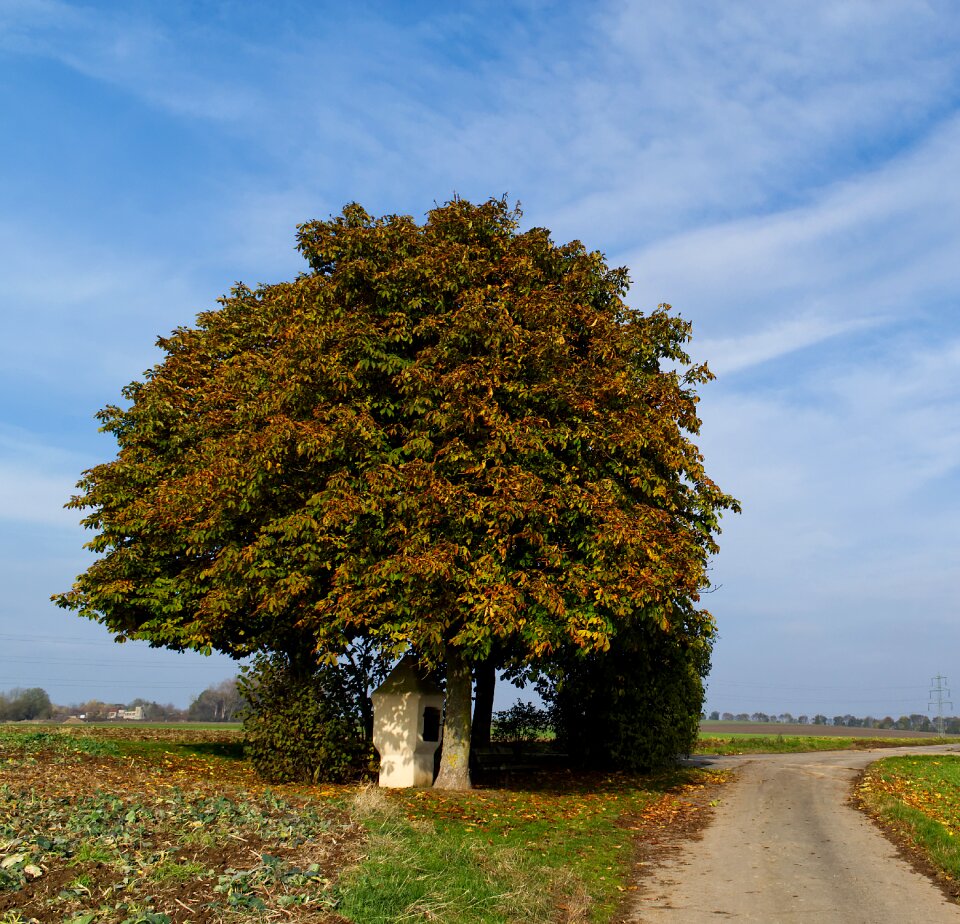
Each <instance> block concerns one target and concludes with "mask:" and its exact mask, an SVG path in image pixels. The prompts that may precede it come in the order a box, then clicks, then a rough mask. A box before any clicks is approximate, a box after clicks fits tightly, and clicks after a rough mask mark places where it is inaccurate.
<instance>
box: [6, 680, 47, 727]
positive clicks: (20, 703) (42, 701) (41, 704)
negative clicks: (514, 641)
mask: <svg viewBox="0 0 960 924" xmlns="http://www.w3.org/2000/svg"><path fill="white" fill-rule="evenodd" d="M52 716H53V705H52V704H51V702H50V697H49V696H47V692H46V690H42V689H40V687H31V688H30V689H28V690H24V689H20V688H19V687H18V688H16V689H13V690H11V691H10V692H9V693H0V722H25V721H29V720H30V719H49V718H52Z"/></svg>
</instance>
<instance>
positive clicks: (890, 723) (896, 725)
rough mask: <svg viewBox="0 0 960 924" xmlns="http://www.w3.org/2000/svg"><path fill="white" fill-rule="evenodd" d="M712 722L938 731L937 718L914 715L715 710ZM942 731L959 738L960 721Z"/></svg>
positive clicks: (952, 719)
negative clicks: (894, 716) (808, 713)
mask: <svg viewBox="0 0 960 924" xmlns="http://www.w3.org/2000/svg"><path fill="white" fill-rule="evenodd" d="M708 718H709V719H711V720H712V721H723V722H772V723H776V724H780V725H832V726H835V727H838V728H840V727H842V728H890V729H897V730H899V731H925V732H932V731H936V730H937V720H936V718H935V717H934V718H931V717H930V716H928V715H922V714H920V713H917V712H915V713H912V714H911V715H902V716H900V718H898V719H895V718H893V717H892V716H889V715H888V716H884V717H883V718H882V719H878V718H875V717H874V716H872V715H868V716H864V717H863V718H859V717H858V716H855V715H850V714H849V713H847V714H846V715H835V716H832V717H828V716H825V715H822V714H819V713H818V714H817V715H814V716H808V715H798V716H794V715H791V714H790V713H789V712H781V713H771V714H770V715H768V714H767V713H766V712H749V713H748V712H737V713H733V712H723V713H721V712H719V711H717V710H714V711H713V712H711V713H710V715H709V716H708ZM943 730H944V732H945V733H946V734H948V735H960V717H958V716H944V719H943Z"/></svg>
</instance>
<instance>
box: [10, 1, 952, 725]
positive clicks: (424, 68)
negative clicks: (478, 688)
mask: <svg viewBox="0 0 960 924" xmlns="http://www.w3.org/2000/svg"><path fill="white" fill-rule="evenodd" d="M446 8H447V5H441V4H433V3H401V2H394V3H352V4H334V3H307V2H303V3H296V2H284V0H277V2H273V3H271V4H268V5H265V4H255V3H242V2H226V0H225V2H220V3H215V2H203V3H192V2H191V3H187V2H171V0H165V2H164V3H148V2H130V0H124V2H116V3H111V2H89V3H79V2H60V0H0V124H2V125H3V126H4V129H5V130H4V137H5V142H6V143H5V144H3V145H2V146H0V190H2V195H0V269H2V274H0V279H2V284H3V294H2V305H3V322H4V323H3V328H4V337H3V338H2V339H0V386H2V387H0V582H2V586H3V587H4V590H5V593H4V594H3V597H2V599H0V690H2V689H6V688H10V687H13V686H35V685H38V686H44V687H45V688H47V689H48V690H49V692H50V693H51V695H52V696H53V698H54V699H55V700H57V701H59V702H71V701H78V700H82V699H87V698H91V697H97V698H101V699H104V700H109V701H117V702H123V701H127V700H129V699H132V698H133V697H135V696H146V697H148V698H151V699H158V700H161V701H170V700H172V701H173V702H175V703H178V704H180V705H185V704H186V703H187V702H188V701H189V698H190V696H191V695H194V694H196V693H198V692H199V691H200V690H201V689H203V688H204V687H205V686H207V685H208V684H210V683H213V682H217V681H219V680H221V679H222V678H224V677H226V676H229V675H230V674H231V673H232V672H233V664H232V662H229V661H228V660H226V659H223V658H216V657H214V658H209V659H205V658H202V657H199V656H193V655H176V654H173V653H169V652H162V651H151V650H149V649H147V648H146V647H145V646H142V645H140V644H139V643H138V644H130V645H125V646H116V645H114V644H113V643H112V642H111V641H110V638H109V636H108V635H107V633H106V632H105V631H104V630H103V629H101V628H100V627H99V626H97V625H95V624H93V623H89V622H87V621H85V620H81V619H78V618H76V617H75V616H73V615H71V614H69V613H65V612H63V611H60V610H58V609H56V608H55V607H54V606H53V605H52V604H51V603H49V601H48V598H49V595H50V594H51V593H54V592H57V591H60V590H64V589H66V588H67V587H68V586H69V585H70V583H71V581H72V579H73V577H74V575H75V574H76V573H77V572H79V571H80V570H82V569H83V568H84V566H85V563H86V561H87V559H86V557H85V556H86V553H85V552H83V551H82V549H81V545H82V542H83V541H84V539H85V537H84V534H83V532H82V531H81V530H80V529H79V528H78V526H77V525H76V520H77V517H76V515H75V514H72V513H70V512H67V511H64V510H62V504H63V502H64V501H65V499H66V498H67V497H69V495H70V494H71V493H72V491H73V485H74V483H75V482H76V480H77V478H78V477H79V474H80V472H81V471H82V470H83V469H85V468H87V467H89V466H91V465H93V464H96V463H97V462H100V461H104V460H106V459H107V458H110V457H111V456H112V454H113V446H112V445H111V443H110V441H109V440H108V439H107V438H106V437H105V436H102V435H100V434H98V433H97V432H96V423H95V421H94V419H93V414H94V412H95V411H96V410H97V409H98V408H100V407H102V406H103V405H105V404H107V403H110V402H113V401H116V400H117V399H118V397H119V391H120V388H121V387H122V386H123V385H124V384H125V383H127V382H129V381H131V380H132V379H134V378H137V377H139V376H140V375H141V374H142V372H143V370H144V369H146V368H148V367H149V366H150V365H152V364H153V363H154V362H155V361H156V360H157V359H158V357H159V354H158V353H157V351H156V349H155V347H154V345H153V344H154V341H155V339H156V337H157V336H158V335H162V334H165V333H168V332H169V331H170V330H171V329H172V328H174V327H176V326H178V325H189V324H192V322H193V319H194V317H195V315H196V313H197V312H198V311H201V310H204V309H207V308H209V307H211V306H212V305H213V304H214V301H215V299H216V298H217V296H219V295H220V294H222V293H224V292H225V291H227V290H228V289H229V288H230V286H231V285H232V284H233V283H234V282H235V281H238V280H242V281H244V282H246V283H248V284H256V283H258V282H272V281H279V280H282V279H289V278H291V277H292V276H293V275H295V274H296V273H297V272H299V271H300V270H301V269H303V268H304V266H305V265H304V264H303V263H302V262H301V260H300V258H299V256H298V255H297V254H296V253H295V252H294V249H293V242H294V231H295V227H296V225H297V224H298V223H300V222H303V221H306V220H309V219H312V218H323V217H326V216H328V215H329V214H331V213H335V212H338V211H339V209H340V208H341V207H342V206H343V204H344V203H346V202H348V201H352V200H357V201H359V202H361V203H362V204H363V205H364V206H365V207H366V208H367V209H368V210H369V211H371V212H374V213H387V212H402V213H409V214H413V215H415V216H417V217H422V216H423V214H424V212H425V211H426V210H427V209H428V208H430V207H431V205H432V204H433V203H434V202H442V201H445V200H447V199H449V198H450V197H451V196H452V195H453V194H454V193H456V194H459V195H461V196H463V197H466V198H469V199H473V200H482V199H485V198H487V197H489V196H492V195H501V194H503V193H506V194H508V195H509V196H510V197H511V199H514V200H519V201H520V202H521V204H522V207H523V209H524V213H525V221H526V222H528V223H529V224H530V225H540V226H546V227H548V228H550V229H551V230H552V232H553V234H554V238H555V239H556V240H557V241H566V240H569V239H571V238H579V239H581V240H583V241H584V242H585V243H586V244H587V246H589V247H591V248H596V249H599V250H602V251H603V252H604V253H606V254H607V257H608V259H609V261H610V262H611V263H612V264H616V265H626V266H628V267H629V268H630V270H631V276H632V278H633V280H634V284H633V288H632V290H631V294H630V302H631V304H633V305H634V306H635V307H638V308H644V309H649V308H652V307H654V306H655V305H656V304H657V303H658V302H662V301H666V302H670V303H671V304H673V305H674V307H675V308H676V309H677V311H678V312H679V313H680V314H681V315H683V316H684V317H686V318H689V319H690V320H692V321H693V323H694V326H695V327H694V330H695V339H694V342H693V343H692V345H691V352H692V353H693V355H694V356H695V357H696V358H697V359H705V360H707V361H708V362H709V363H710V365H711V368H713V370H714V371H715V372H716V373H717V376H718V378H717V381H716V382H714V383H712V384H710V385H709V386H706V387H705V388H704V389H703V393H702V394H703V400H702V403H701V408H702V416H703V419H704V427H703V433H702V437H701V445H702V447H703V449H704V451H705V453H706V456H707V463H708V470H709V471H710V472H711V474H713V475H714V477H715V478H716V479H717V480H718V481H719V482H720V484H721V485H722V486H723V487H724V488H725V489H726V490H728V491H730V492H732V493H734V494H735V495H737V496H738V497H739V498H740V499H741V501H742V503H743V508H744V512H743V514H742V516H740V517H733V518H729V519H728V520H727V521H726V523H725V529H724V534H723V536H722V537H721V546H722V551H721V554H720V556H719V557H718V559H717V560H716V562H715V564H714V570H713V573H714V578H715V583H716V585H717V590H716V591H715V592H714V593H712V594H711V595H710V596H709V597H708V598H707V601H708V604H709V607H710V609H711V610H712V611H713V613H714V615H715V616H716V618H717V621H718V623H719V627H720V639H719V642H718V644H717V647H716V651H715V657H714V670H713V673H712V675H711V678H710V685H709V693H708V708H710V709H714V708H715V709H718V710H721V711H724V710H729V711H732V712H740V711H749V712H753V711H756V710H760V711H764V712H768V713H770V712H777V713H779V712H783V711H790V712H793V713H795V714H797V713H808V714H813V713H816V712H823V713H826V714H828V715H833V714H836V713H845V712H852V713H854V714H859V715H862V714H873V715H878V716H882V715H885V714H888V713H889V714H893V715H894V716H896V715H900V714H901V713H911V712H925V711H926V709H927V702H928V695H927V694H928V689H929V680H930V678H931V677H933V676H934V675H936V674H937V673H942V674H945V675H946V676H947V677H948V678H950V679H951V680H953V681H955V682H956V684H957V687H958V697H957V699H958V710H960V664H958V663H957V654H956V653H957V652H960V621H958V619H957V616H958V612H957V604H956V586H957V583H958V578H960V574H958V572H960V567H958V565H960V560H958V559H960V554H958V553H960V528H958V514H960V502H958V487H960V473H958V458H960V419H958V413H957V411H958V399H960V320H958V318H960V312H958V302H960V259H958V257H957V254H958V253H960V208H958V206H960V201H958V200H960V183H958V181H957V176H958V173H960V169H958V168H960V73H958V72H960V12H957V10H956V7H955V6H954V5H952V4H950V3H946V2H943V3H940V2H911V0H897V2H884V0H871V2H844V0H828V2H816V0H804V2H787V0H784V2H781V3H776V4H769V3H763V2H760V0H756V2H727V3H723V4H717V3H705V2H703V3H701V2H682V3H678V4H660V3H652V2H648V3H627V2H617V3H613V2H609V3H608V2H597V3H593V4H588V5H587V4H573V3H563V2H548V0H529V2H515V3H499V4H498V3H471V2H461V3H459V4H457V5H455V6H454V5H452V4H451V5H449V11H444V10H445V9H446ZM438 10H440V11H441V12H438ZM510 698H511V696H510V694H506V695H505V696H504V699H505V700H506V702H509V700H510Z"/></svg>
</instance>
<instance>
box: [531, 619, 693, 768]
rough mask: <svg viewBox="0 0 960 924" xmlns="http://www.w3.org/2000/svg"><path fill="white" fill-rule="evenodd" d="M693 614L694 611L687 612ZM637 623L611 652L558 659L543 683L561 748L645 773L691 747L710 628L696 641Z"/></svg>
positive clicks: (594, 762)
mask: <svg viewBox="0 0 960 924" xmlns="http://www.w3.org/2000/svg"><path fill="white" fill-rule="evenodd" d="M692 615H693V616H694V617H695V616H696V615H698V614H692ZM684 636H686V637H687V638H690V637H691V636H692V637H694V638H695V637H696V636H695V634H693V633H690V629H689V627H688V628H687V630H685V632H684V633H681V634H680V635H679V637H678V636H675V635H672V634H670V633H668V632H665V631H663V630H661V629H660V628H658V627H657V626H656V625H654V624H651V625H647V624H641V625H639V626H635V627H633V628H631V629H629V630H627V631H626V632H621V633H620V634H619V635H618V636H617V637H616V639H615V640H614V642H613V644H612V645H611V648H610V650H609V651H606V652H593V653H590V654H588V655H586V656H583V655H581V654H579V653H573V652H569V653H567V654H566V655H564V656H562V657H560V658H558V659H557V660H556V661H555V663H554V665H553V667H552V669H551V672H550V674H551V677H550V680H549V681H548V682H541V683H540V685H539V686H540V691H541V695H542V696H543V698H544V701H545V702H546V703H547V706H548V710H549V713H550V718H551V724H552V725H553V728H554V730H555V732H556V735H557V744H558V747H560V748H561V749H563V750H565V751H567V752H568V753H569V754H570V756H571V759H572V761H573V762H575V763H578V764H580V765H582V766H585V767H589V768H596V769H604V770H607V769H610V770H626V771H631V772H645V771H648V770H652V769H654V768H656V767H661V766H664V765H666V764H668V763H670V762H671V761H673V760H674V759H675V758H676V757H677V756H678V755H682V754H689V753H690V752H691V751H692V750H693V747H694V744H695V743H696V740H697V735H698V732H699V725H700V710H701V708H702V706H703V699H704V688H703V677H704V676H705V675H706V673H707V671H708V670H709V664H710V640H711V637H712V631H711V630H710V628H709V626H707V625H705V627H704V634H703V636H702V637H701V639H699V641H697V642H695V643H693V644H690V643H688V642H686V641H681V640H680V639H683V638H684Z"/></svg>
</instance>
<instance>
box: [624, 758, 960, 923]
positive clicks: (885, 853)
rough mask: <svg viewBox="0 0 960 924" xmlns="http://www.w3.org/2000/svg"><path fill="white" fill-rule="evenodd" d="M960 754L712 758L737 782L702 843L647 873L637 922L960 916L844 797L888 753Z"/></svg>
mask: <svg viewBox="0 0 960 924" xmlns="http://www.w3.org/2000/svg"><path fill="white" fill-rule="evenodd" d="M937 751H946V752H950V751H960V747H958V746H957V745H945V746H940V747H919V748H884V749H880V750H870V751H832V752H820V753H810V754H772V755H756V754H754V755H749V756H744V757H725V758H715V759H712V760H708V761H707V763H708V765H712V766H716V767H724V768H733V769H735V770H736V772H737V779H736V781H735V782H732V783H730V784H729V785H728V786H727V787H725V788H724V789H723V790H721V794H722V800H721V803H720V805H719V806H718V807H717V808H716V810H715V811H716V815H715V817H714V819H713V821H712V822H711V823H710V825H709V826H708V827H707V829H706V831H705V832H704V835H703V839H702V840H700V841H691V842H688V843H686V844H685V845H684V846H683V849H682V850H681V851H677V853H676V855H675V856H673V857H671V858H670V859H669V860H667V861H666V862H665V863H664V864H662V865H661V866H659V867H658V868H657V869H656V870H655V871H654V873H653V874H652V876H650V877H647V878H644V879H643V880H642V881H641V883H640V890H639V891H638V893H637V903H636V907H635V911H634V913H633V917H632V918H631V919H630V920H632V921H637V922H644V924H660V922H670V924H698V922H704V921H710V922H713V924H716V922H717V921H728V920H733V921H762V922H765V924H777V922H794V921H817V922H821V924H832V922H844V924H886V922H890V924H909V922H915V921H916V922H923V924H936V922H940V921H957V922H960V906H957V905H954V904H951V903H950V902H948V901H947V899H946V898H945V897H944V895H943V893H942V892H941V891H940V890H939V889H938V888H937V886H936V885H935V884H934V883H932V882H931V881H930V880H929V879H927V878H926V877H924V876H922V875H920V874H919V873H917V872H915V871H914V870H913V869H912V868H911V867H910V866H909V865H908V864H907V863H906V862H905V861H904V860H902V859H900V857H898V856H897V852H896V849H895V848H894V847H893V846H892V845H891V844H890V842H889V841H888V840H887V839H886V838H885V837H884V836H883V835H882V834H881V833H880V832H879V831H878V830H877V829H876V828H875V827H874V825H873V824H872V823H871V822H870V820H869V819H867V818H865V817H864V816H863V815H862V814H861V813H860V812H858V811H857V810H856V809H854V808H853V807H851V806H850V805H848V804H847V800H848V798H849V796H850V791H851V785H852V782H853V780H854V778H855V777H856V775H857V773H858V772H859V771H860V770H862V769H863V768H864V767H865V766H867V764H869V763H872V762H873V761H875V760H878V759H879V758H880V757H885V756H890V755H893V754H910V753H914V752H916V753H931V752H937Z"/></svg>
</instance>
